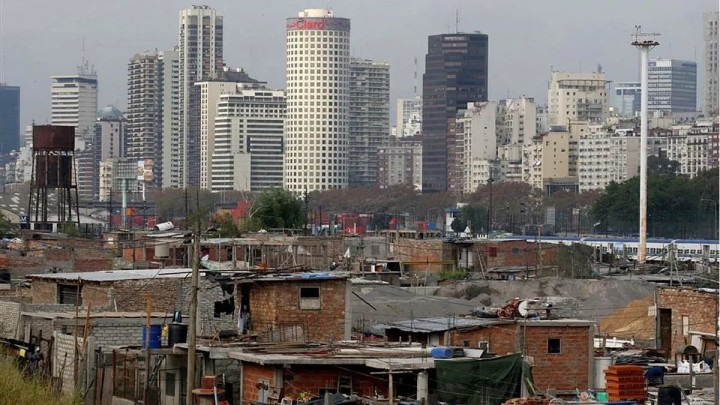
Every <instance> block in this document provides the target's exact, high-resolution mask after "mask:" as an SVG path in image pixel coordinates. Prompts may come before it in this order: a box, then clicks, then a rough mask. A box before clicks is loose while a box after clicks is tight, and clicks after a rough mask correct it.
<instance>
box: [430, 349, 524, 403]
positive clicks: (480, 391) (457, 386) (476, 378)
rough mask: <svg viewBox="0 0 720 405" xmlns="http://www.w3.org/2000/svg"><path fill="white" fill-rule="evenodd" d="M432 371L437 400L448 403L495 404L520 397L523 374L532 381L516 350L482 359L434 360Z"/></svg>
mask: <svg viewBox="0 0 720 405" xmlns="http://www.w3.org/2000/svg"><path fill="white" fill-rule="evenodd" d="M523 366H525V373H524V376H523ZM435 371H436V373H437V393H438V400H440V401H442V402H447V403H448V404H452V405H455V404H462V405H488V404H489V405H499V404H502V403H503V402H505V401H507V400H508V399H512V398H518V397H520V387H521V384H522V379H523V377H524V378H525V379H526V380H528V381H532V377H531V375H530V367H529V366H528V365H527V364H526V363H525V362H524V361H523V359H522V355H521V354H520V353H517V354H511V355H509V356H503V357H495V358H491V359H482V360H480V359H452V360H435Z"/></svg>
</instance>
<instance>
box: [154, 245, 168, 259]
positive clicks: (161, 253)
mask: <svg viewBox="0 0 720 405" xmlns="http://www.w3.org/2000/svg"><path fill="white" fill-rule="evenodd" d="M167 257H170V245H168V244H167V243H161V244H159V245H155V258H156V259H164V258H167Z"/></svg>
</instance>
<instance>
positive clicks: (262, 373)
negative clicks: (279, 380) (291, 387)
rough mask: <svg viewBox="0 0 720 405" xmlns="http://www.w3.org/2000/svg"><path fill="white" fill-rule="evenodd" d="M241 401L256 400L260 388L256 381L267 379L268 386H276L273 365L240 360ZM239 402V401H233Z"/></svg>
mask: <svg viewBox="0 0 720 405" xmlns="http://www.w3.org/2000/svg"><path fill="white" fill-rule="evenodd" d="M242 377H243V380H242V396H243V397H242V403H243V404H245V403H250V402H251V401H257V400H258V399H259V397H258V395H259V394H260V390H259V389H258V383H259V382H260V381H262V380H265V381H268V382H269V384H270V386H272V387H276V381H275V367H274V366H261V365H259V364H255V363H248V362H242ZM277 388H278V390H279V387H277ZM235 402H236V403H241V402H240V401H235Z"/></svg>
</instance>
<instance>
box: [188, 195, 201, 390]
mask: <svg viewBox="0 0 720 405" xmlns="http://www.w3.org/2000/svg"><path fill="white" fill-rule="evenodd" d="M186 195H187V194H186ZM198 214H199V213H198ZM199 279H200V218H199V217H198V218H197V221H196V223H195V232H193V255H192V281H191V282H192V286H191V287H190V289H191V290H190V324H189V325H188V353H187V356H188V358H187V383H186V385H187V386H186V390H185V396H186V398H185V403H187V404H192V403H193V402H192V398H193V397H192V395H193V394H192V390H193V388H195V342H196V337H197V307H198V296H197V295H198V289H199V288H198V284H199Z"/></svg>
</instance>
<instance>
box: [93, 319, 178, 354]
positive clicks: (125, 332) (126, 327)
mask: <svg viewBox="0 0 720 405" xmlns="http://www.w3.org/2000/svg"><path fill="white" fill-rule="evenodd" d="M145 322H146V321H145V318H104V319H93V320H92V322H91V323H90V333H89V335H88V336H92V337H94V338H95V344H96V345H97V346H101V347H118V346H142V344H143V340H142V335H143V329H144V328H145ZM162 322H163V320H162V319H158V318H153V319H151V320H150V324H151V325H161V324H162ZM82 327H83V326H82V324H81V328H82ZM166 343H167V340H166V338H162V345H163V346H164V345H165V344H166Z"/></svg>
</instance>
